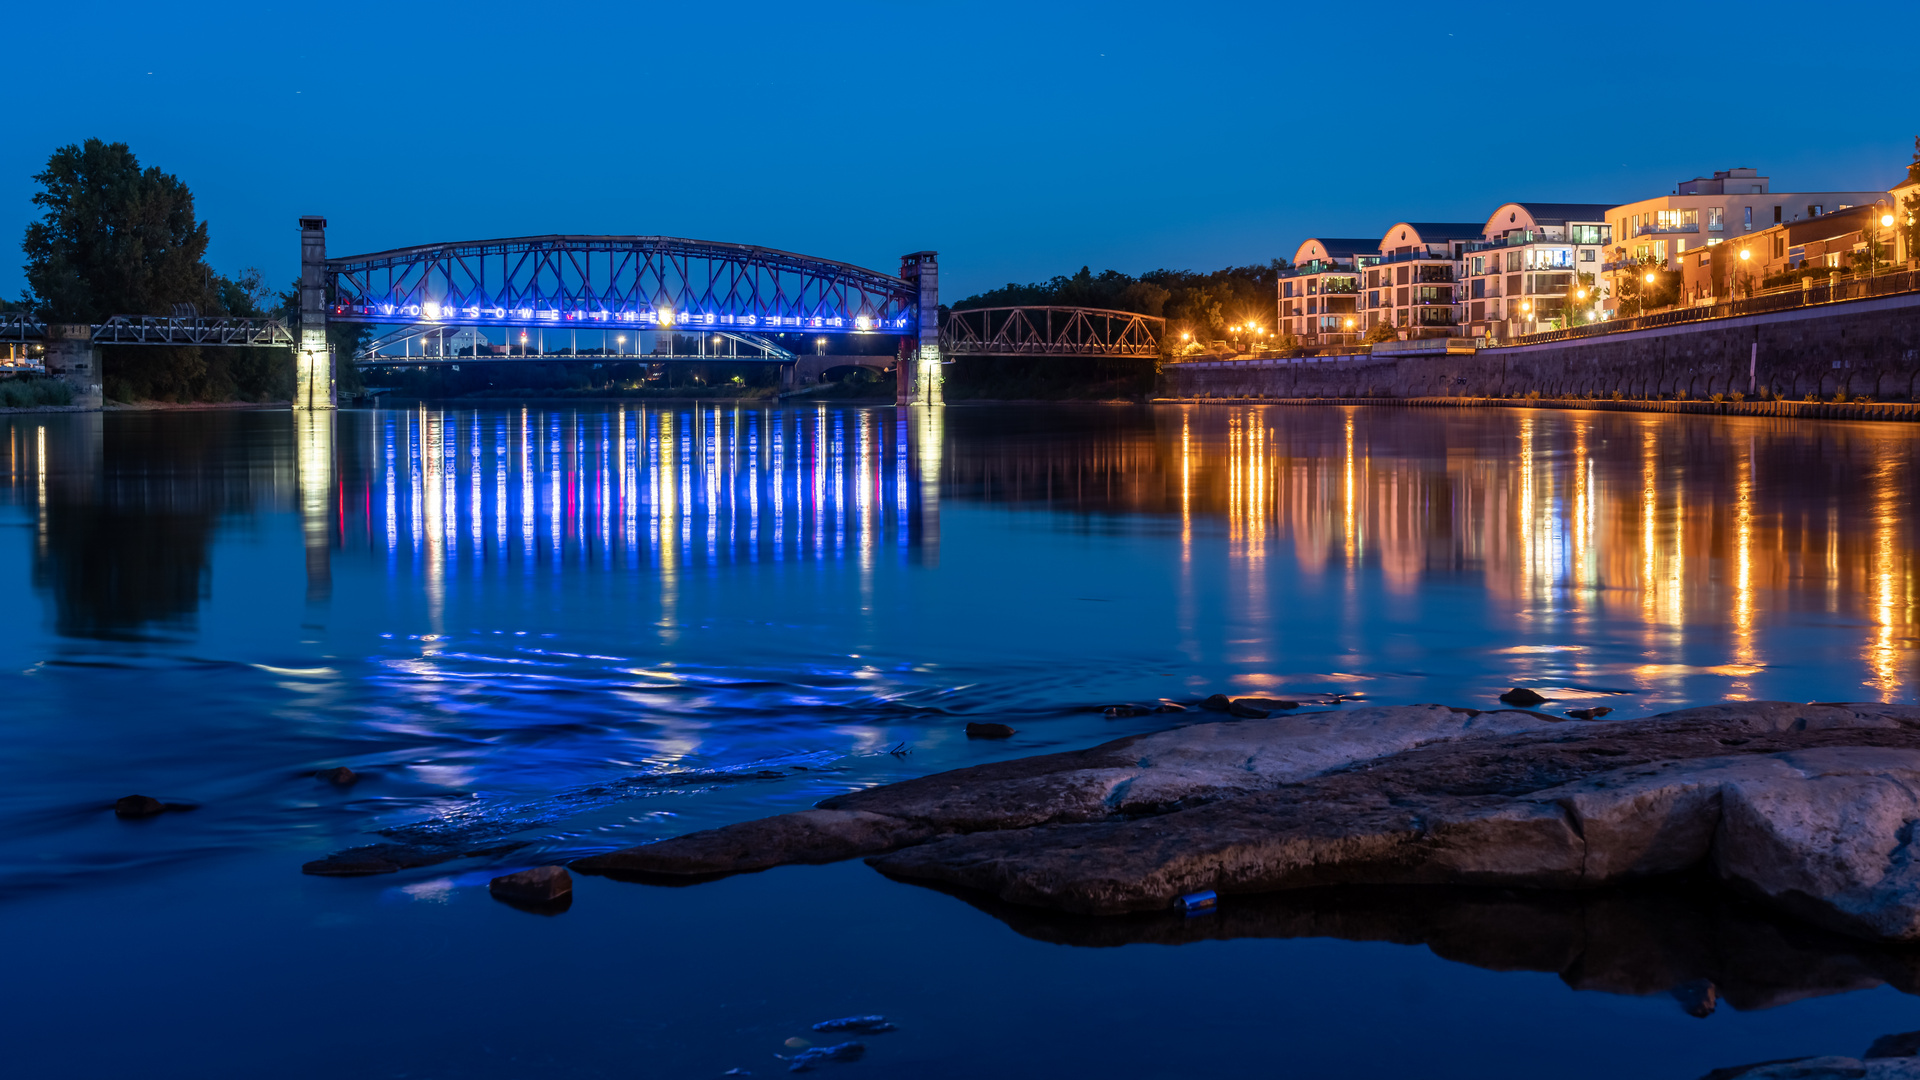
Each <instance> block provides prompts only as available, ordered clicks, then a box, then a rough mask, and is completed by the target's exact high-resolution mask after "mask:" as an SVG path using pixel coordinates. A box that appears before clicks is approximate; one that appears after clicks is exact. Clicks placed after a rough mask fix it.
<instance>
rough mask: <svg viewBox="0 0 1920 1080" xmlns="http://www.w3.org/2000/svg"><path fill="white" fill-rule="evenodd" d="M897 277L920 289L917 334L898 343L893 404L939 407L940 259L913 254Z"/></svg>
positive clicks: (936, 254)
mask: <svg viewBox="0 0 1920 1080" xmlns="http://www.w3.org/2000/svg"><path fill="white" fill-rule="evenodd" d="M900 276H901V277H902V278H904V279H905V280H907V281H909V282H912V283H914V284H917V285H919V286H920V303H919V307H918V310H917V314H918V316H919V317H918V319H917V320H916V321H917V322H918V323H919V324H920V333H919V336H918V337H917V338H907V339H906V340H904V341H902V342H901V343H900V366H899V378H898V380H897V381H896V382H895V389H894V402H895V403H896V404H899V405H938V404H939V403H940V401H941V397H940V255H939V252H935V251H916V252H914V253H913V254H911V255H902V256H901V257H900Z"/></svg>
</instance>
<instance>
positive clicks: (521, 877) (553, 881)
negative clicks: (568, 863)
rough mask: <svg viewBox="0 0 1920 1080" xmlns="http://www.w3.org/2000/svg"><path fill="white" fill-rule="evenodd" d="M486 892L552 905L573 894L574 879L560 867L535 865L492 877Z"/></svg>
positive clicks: (504, 898) (532, 902)
mask: <svg viewBox="0 0 1920 1080" xmlns="http://www.w3.org/2000/svg"><path fill="white" fill-rule="evenodd" d="M487 892H489V893H491V894H493V895H494V896H496V897H498V898H499V899H502V900H510V901H514V902H517V903H522V904H551V903H554V902H556V901H558V900H559V899H560V898H562V897H566V896H571V895H573V878H572V876H571V875H569V874H568V873H567V870H566V867H563V866H536V867H534V868H533V869H531V870H522V871H520V872H519V873H517V874H503V875H501V876H500V877H497V878H494V879H493V880H492V881H490V882H488V883H487Z"/></svg>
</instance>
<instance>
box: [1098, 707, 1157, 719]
mask: <svg viewBox="0 0 1920 1080" xmlns="http://www.w3.org/2000/svg"><path fill="white" fill-rule="evenodd" d="M1106 713H1107V719H1109V720H1121V719H1125V718H1126V717H1129V716H1151V715H1152V714H1153V710H1152V709H1143V708H1141V707H1140V706H1138V705H1109V706H1107V709H1106Z"/></svg>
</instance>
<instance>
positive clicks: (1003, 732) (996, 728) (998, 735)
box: [967, 724, 1014, 739]
mask: <svg viewBox="0 0 1920 1080" xmlns="http://www.w3.org/2000/svg"><path fill="white" fill-rule="evenodd" d="M1013 734H1014V730H1013V729H1012V728H1010V727H1008V726H1007V725H1005V724H968V725H967V738H969V739H1006V738H1011V737H1012V736H1013Z"/></svg>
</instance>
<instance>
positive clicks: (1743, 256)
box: [1740, 248, 1753, 296]
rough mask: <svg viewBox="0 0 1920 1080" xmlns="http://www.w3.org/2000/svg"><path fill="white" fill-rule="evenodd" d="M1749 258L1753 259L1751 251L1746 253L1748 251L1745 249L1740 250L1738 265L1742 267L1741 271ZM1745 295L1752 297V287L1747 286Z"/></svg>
mask: <svg viewBox="0 0 1920 1080" xmlns="http://www.w3.org/2000/svg"><path fill="white" fill-rule="evenodd" d="M1751 258H1753V252H1751V251H1748V250H1747V249H1746V248H1741V249H1740V265H1741V267H1742V268H1743V269H1744V268H1745V266H1746V264H1747V260H1748V259H1751ZM1747 295H1748V296H1752V295H1753V288H1752V286H1748V288H1747Z"/></svg>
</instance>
